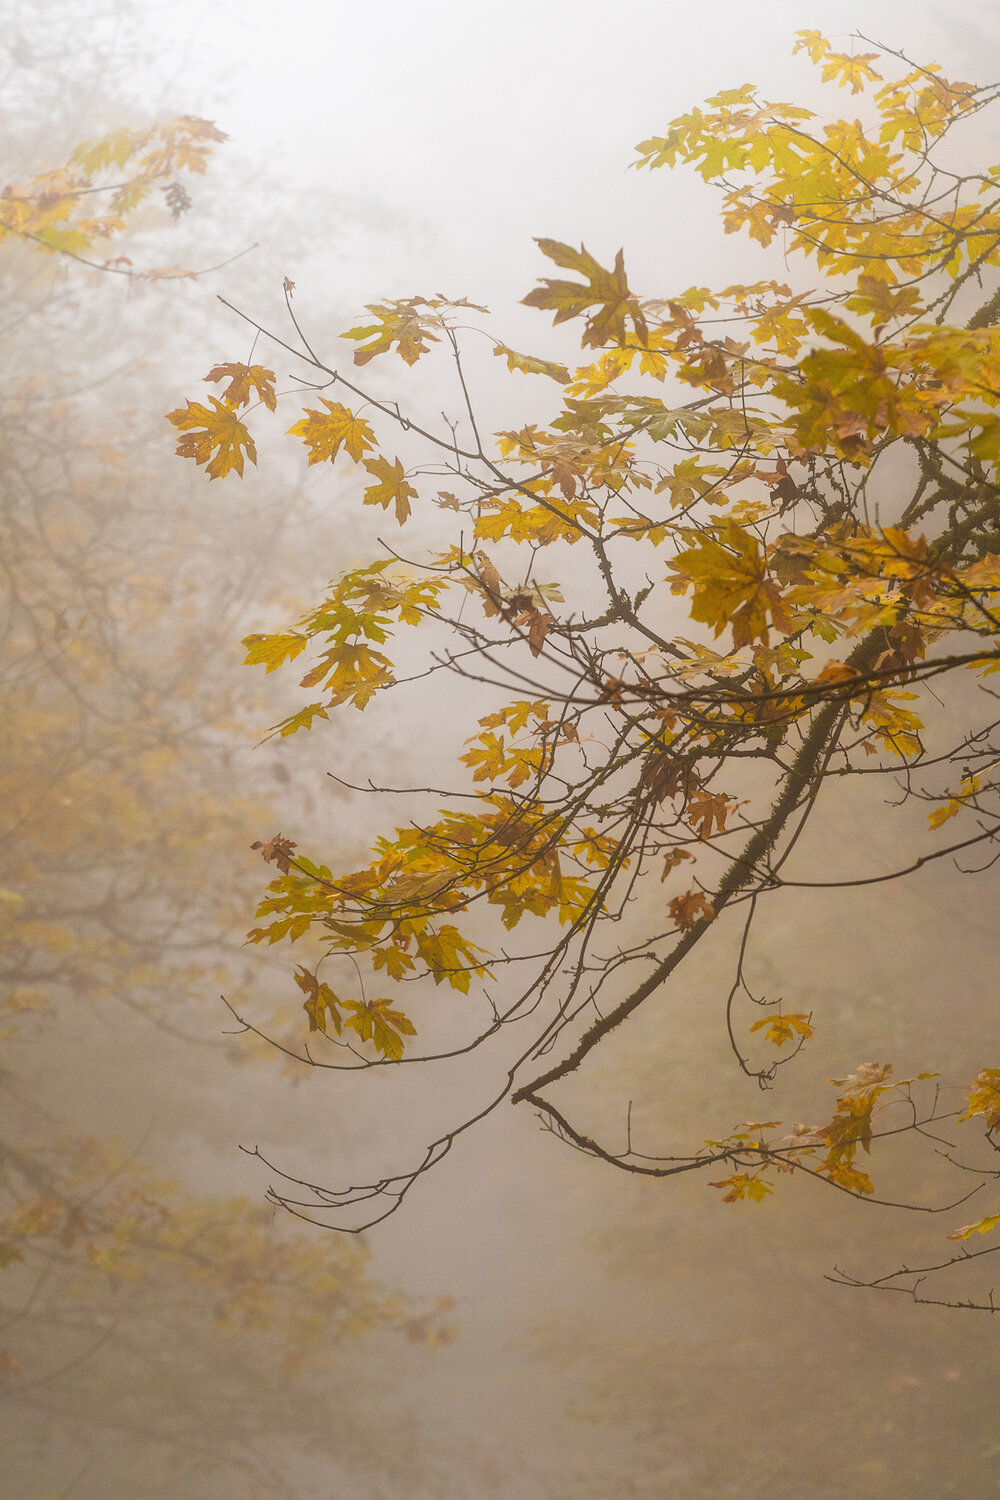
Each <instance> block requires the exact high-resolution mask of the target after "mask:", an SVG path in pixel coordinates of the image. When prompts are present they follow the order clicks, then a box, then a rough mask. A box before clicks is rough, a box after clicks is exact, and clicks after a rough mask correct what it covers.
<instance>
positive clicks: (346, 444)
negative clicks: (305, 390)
mask: <svg viewBox="0 0 1000 1500" xmlns="http://www.w3.org/2000/svg"><path fill="white" fill-rule="evenodd" d="M320 400H321V401H322V403H323V405H324V406H325V407H326V411H325V412H321V411H313V410H312V408H311V407H308V406H307V407H306V414H305V416H304V417H303V418H302V420H301V421H300V422H296V423H295V425H294V426H293V427H289V429H288V431H289V433H290V435H291V436H292V437H300V438H301V439H302V441H303V442H304V443H305V444H306V446H307V448H308V449H309V462H310V463H311V464H321V463H323V462H324V461H325V460H326V459H329V460H330V462H331V463H332V462H333V460H334V459H335V458H336V457H337V454H338V453H339V451H340V449H341V447H343V448H344V449H345V450H346V452H347V453H348V454H349V455H350V457H351V458H353V460H354V462H355V463H360V462H361V459H362V458H363V457H364V454H365V453H366V451H368V450H369V449H371V448H374V447H375V434H374V433H373V432H372V430H371V428H370V427H369V425H368V423H367V422H366V421H365V420H364V418H363V417H356V416H355V415H354V413H353V412H352V411H350V410H349V409H348V408H347V407H346V406H341V405H340V403H339V402H337V401H327V400H326V398H325V397H323V396H321V397H320Z"/></svg>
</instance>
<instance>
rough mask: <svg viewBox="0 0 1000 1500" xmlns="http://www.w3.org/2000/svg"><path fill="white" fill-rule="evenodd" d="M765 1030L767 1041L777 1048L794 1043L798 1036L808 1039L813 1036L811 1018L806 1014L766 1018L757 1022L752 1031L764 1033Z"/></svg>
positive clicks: (751, 1028)
mask: <svg viewBox="0 0 1000 1500" xmlns="http://www.w3.org/2000/svg"><path fill="white" fill-rule="evenodd" d="M765 1028H766V1029H767V1040H768V1041H769V1042H771V1043H773V1045H774V1046H775V1047H783V1046H784V1045H785V1043H786V1042H791V1041H794V1040H795V1037H796V1035H798V1036H800V1037H802V1038H803V1039H806V1038H807V1037H811V1036H812V1034H813V1029H812V1026H811V1024H810V1021H809V1017H808V1016H807V1015H804V1014H796V1015H784V1016H764V1018H763V1019H762V1020H760V1021H755V1022H754V1023H753V1025H752V1026H751V1027H750V1030H751V1031H763V1030H764V1029H765Z"/></svg>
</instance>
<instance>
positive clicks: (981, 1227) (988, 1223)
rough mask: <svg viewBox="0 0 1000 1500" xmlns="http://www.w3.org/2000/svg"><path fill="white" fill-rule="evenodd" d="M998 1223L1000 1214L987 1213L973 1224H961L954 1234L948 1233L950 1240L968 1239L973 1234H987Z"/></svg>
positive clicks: (999, 1222)
mask: <svg viewBox="0 0 1000 1500" xmlns="http://www.w3.org/2000/svg"><path fill="white" fill-rule="evenodd" d="M998 1224H1000V1214H987V1215H986V1217H985V1219H977V1220H976V1222H975V1223H974V1224H963V1226H962V1228H961V1229H956V1230H955V1232H954V1234H949V1236H948V1238H949V1239H950V1240H968V1239H971V1238H972V1236H973V1235H974V1234H989V1232H990V1230H991V1229H995V1228H996V1226H997V1225H998Z"/></svg>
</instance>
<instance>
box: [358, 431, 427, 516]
mask: <svg viewBox="0 0 1000 1500" xmlns="http://www.w3.org/2000/svg"><path fill="white" fill-rule="evenodd" d="M348 451H350V450H348ZM365 468H366V469H367V470H368V472H369V474H371V475H373V476H374V477H375V478H376V479H377V480H378V481H379V482H378V484H372V485H369V487H368V488H367V489H366V490H365V496H364V504H365V505H381V507H382V509H383V510H388V509H389V506H390V505H393V506H395V509H396V520H397V521H398V522H399V524H400V526H402V524H403V522H404V521H405V520H406V518H407V516H408V515H409V514H410V499H411V497H412V498H413V499H416V494H417V492H416V490H415V489H414V488H413V486H412V484H407V482H406V479H405V478H404V471H403V465H402V464H401V463H400V461H399V459H398V458H397V459H396V460H395V461H394V462H393V463H390V462H389V460H388V459H387V458H366V459H365Z"/></svg>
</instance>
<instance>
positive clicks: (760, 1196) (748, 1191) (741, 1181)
mask: <svg viewBox="0 0 1000 1500" xmlns="http://www.w3.org/2000/svg"><path fill="white" fill-rule="evenodd" d="M708 1185H709V1187H714V1188H728V1189H729V1191H728V1192H727V1193H724V1194H723V1195H722V1201H723V1203H739V1202H740V1200H741V1199H742V1200H746V1199H749V1200H750V1202H752V1203H763V1201H764V1199H765V1198H766V1197H767V1195H768V1193H773V1192H774V1189H773V1187H772V1186H771V1184H770V1183H769V1182H764V1181H763V1179H762V1178H760V1177H755V1176H752V1175H751V1173H749V1172H734V1173H733V1175H732V1177H723V1178H722V1179H721V1180H720V1181H719V1182H710V1183H709V1184H708Z"/></svg>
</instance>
